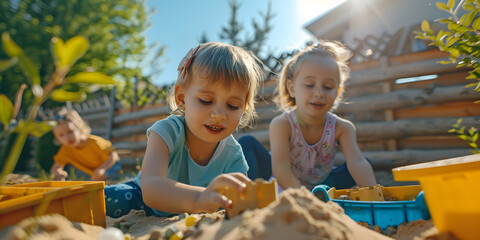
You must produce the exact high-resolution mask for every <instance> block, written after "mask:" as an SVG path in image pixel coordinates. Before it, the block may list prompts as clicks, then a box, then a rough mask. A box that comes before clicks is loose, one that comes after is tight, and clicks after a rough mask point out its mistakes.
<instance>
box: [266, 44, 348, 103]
mask: <svg viewBox="0 0 480 240" xmlns="http://www.w3.org/2000/svg"><path fill="white" fill-rule="evenodd" d="M313 56H322V57H327V58H331V59H332V60H334V61H335V62H336V64H337V66H338V72H339V81H340V82H339V83H338V86H339V87H340V90H339V93H338V95H337V98H336V99H335V102H334V104H333V106H332V108H331V110H335V109H336V107H337V106H338V104H339V103H340V102H341V100H342V96H343V90H344V87H343V86H344V84H345V81H346V79H347V78H349V77H350V67H348V60H349V59H350V57H351V53H350V51H349V50H348V49H347V48H345V47H344V46H343V44H341V43H339V42H331V41H320V42H319V43H318V44H315V45H312V46H307V47H306V48H305V49H304V50H301V51H299V52H297V54H295V56H293V58H292V59H290V61H288V62H287V64H286V65H285V66H284V67H283V69H282V72H281V73H280V78H279V83H278V85H277V89H276V93H277V95H276V96H275V98H274V101H275V103H276V104H277V106H278V107H279V108H280V109H281V110H287V109H288V108H290V107H295V106H296V105H297V104H296V102H295V98H292V97H290V94H289V93H288V89H287V82H288V81H293V80H294V79H295V77H296V76H297V74H298V69H299V68H300V66H301V65H302V63H303V62H304V61H305V59H308V58H310V57H313Z"/></svg>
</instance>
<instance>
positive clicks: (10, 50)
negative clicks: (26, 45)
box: [2, 32, 23, 57]
mask: <svg viewBox="0 0 480 240" xmlns="http://www.w3.org/2000/svg"><path fill="white" fill-rule="evenodd" d="M2 44H3V50H5V53H7V55H8V56H9V57H16V56H19V55H21V54H22V53H23V51H22V49H21V48H20V47H19V46H18V45H17V44H16V43H15V42H14V41H13V40H12V38H10V34H8V33H7V32H3V33H2Z"/></svg>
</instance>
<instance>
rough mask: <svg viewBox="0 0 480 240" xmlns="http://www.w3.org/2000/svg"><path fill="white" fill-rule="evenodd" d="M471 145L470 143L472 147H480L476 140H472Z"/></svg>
mask: <svg viewBox="0 0 480 240" xmlns="http://www.w3.org/2000/svg"><path fill="white" fill-rule="evenodd" d="M469 145H470V147H472V148H478V145H477V143H476V142H471V143H470V144H469Z"/></svg>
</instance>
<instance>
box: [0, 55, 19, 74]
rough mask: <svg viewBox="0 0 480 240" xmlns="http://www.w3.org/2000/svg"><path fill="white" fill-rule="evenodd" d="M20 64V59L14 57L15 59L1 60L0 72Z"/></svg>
mask: <svg viewBox="0 0 480 240" xmlns="http://www.w3.org/2000/svg"><path fill="white" fill-rule="evenodd" d="M17 62H18V58H17V57H13V58H10V59H8V60H0V72H3V71H5V70H7V69H9V68H11V67H13V66H15V64H17Z"/></svg>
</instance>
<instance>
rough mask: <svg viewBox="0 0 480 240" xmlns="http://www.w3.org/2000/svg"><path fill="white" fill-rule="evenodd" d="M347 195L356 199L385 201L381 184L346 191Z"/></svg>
mask: <svg viewBox="0 0 480 240" xmlns="http://www.w3.org/2000/svg"><path fill="white" fill-rule="evenodd" d="M346 194H347V196H349V197H350V199H352V200H356V201H385V198H384V197H383V187H382V186H381V185H380V184H377V185H376V186H368V187H363V188H359V187H356V188H354V189H349V190H347V191H346Z"/></svg>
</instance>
